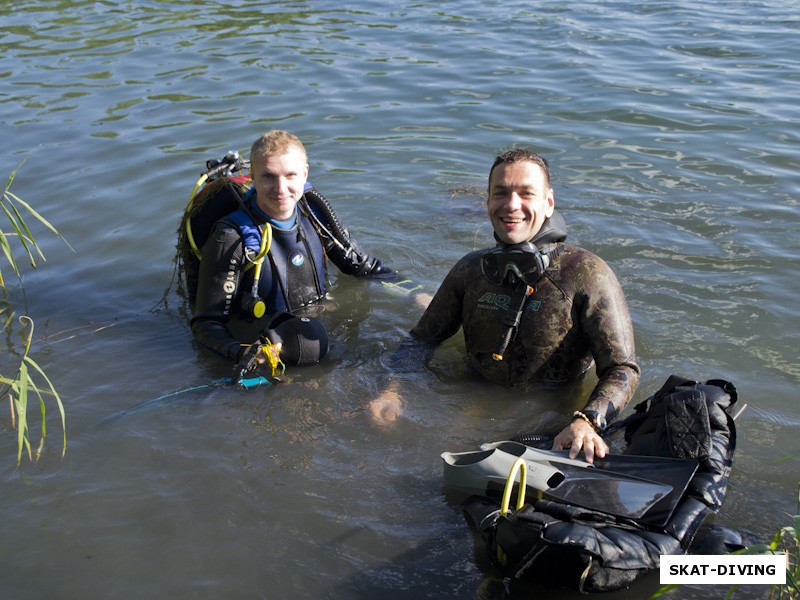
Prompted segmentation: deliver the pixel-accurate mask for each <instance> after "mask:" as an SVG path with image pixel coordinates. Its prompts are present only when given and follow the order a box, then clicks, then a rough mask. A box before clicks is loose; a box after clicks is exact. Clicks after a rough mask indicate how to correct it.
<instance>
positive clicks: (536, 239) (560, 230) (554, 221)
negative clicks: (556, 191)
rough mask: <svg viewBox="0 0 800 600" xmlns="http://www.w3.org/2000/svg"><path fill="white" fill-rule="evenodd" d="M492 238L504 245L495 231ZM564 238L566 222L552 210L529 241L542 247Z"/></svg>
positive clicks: (565, 237) (561, 240)
mask: <svg viewBox="0 0 800 600" xmlns="http://www.w3.org/2000/svg"><path fill="white" fill-rule="evenodd" d="M494 239H495V240H496V241H497V243H498V244H501V245H505V244H503V243H502V242H501V241H500V240H499V239H498V237H497V234H496V233H495V234H494ZM566 239H567V223H566V221H564V217H562V216H561V214H560V213H559V212H558V211H556V210H554V211H553V214H552V215H550V216H549V217H548V218H546V219H545V220H544V223H542V227H541V229H539V233H537V234H536V235H535V236H533V238H532V239H531V240H529V241H530V243H531V244H533V245H534V246H536V247H537V248H539V249H543V248H544V247H546V246H548V245H549V244H555V243H558V242H563V241H564V240H566Z"/></svg>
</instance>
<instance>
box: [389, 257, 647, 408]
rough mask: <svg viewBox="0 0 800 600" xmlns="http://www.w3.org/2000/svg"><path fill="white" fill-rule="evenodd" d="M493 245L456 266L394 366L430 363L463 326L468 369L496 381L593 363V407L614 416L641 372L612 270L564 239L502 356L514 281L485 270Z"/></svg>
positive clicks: (567, 371)
mask: <svg viewBox="0 0 800 600" xmlns="http://www.w3.org/2000/svg"><path fill="white" fill-rule="evenodd" d="M490 250H491V249H490V248H487V249H484V250H477V251H475V252H471V253H470V254H467V255H466V256H465V257H464V258H462V259H461V260H460V261H459V262H458V263H456V265H455V266H454V267H453V268H452V269H451V271H450V273H448V275H447V277H445V279H444V281H443V282H442V285H441V286H440V288H439V290H438V291H437V293H436V295H435V296H434V298H433V300H432V301H431V303H430V305H429V306H428V308H427V310H426V311H425V313H424V314H423V315H422V317H421V318H420V320H419V322H418V323H417V325H416V326H415V327H414V328H413V329H412V330H411V335H410V336H409V337H408V338H407V339H406V340H405V341H404V342H403V344H402V346H401V348H400V350H399V351H398V353H397V354H396V355H395V357H394V360H393V362H394V365H395V367H397V368H400V369H402V370H409V369H410V370H415V369H417V368H419V366H420V365H421V364H427V362H428V361H429V360H430V358H431V356H432V354H433V350H434V348H435V347H436V346H437V345H439V344H440V343H442V342H443V341H444V340H446V339H448V338H449V337H451V336H452V335H454V334H455V333H456V332H457V331H458V329H459V327H462V326H463V330H464V340H465V342H466V349H467V362H468V366H469V368H470V369H471V370H472V371H474V372H476V373H478V374H480V375H481V376H483V377H485V378H486V379H488V380H490V381H493V382H495V383H499V384H503V385H507V386H513V387H516V388H521V389H527V388H528V387H529V386H531V385H532V384H537V383H546V382H565V381H570V380H575V379H577V378H579V377H581V376H582V375H583V374H584V373H585V372H586V371H587V370H588V369H589V368H590V367H591V365H592V362H593V361H594V363H595V364H596V369H597V375H598V377H599V382H598V384H597V386H596V387H595V389H594V391H593V393H592V395H591V397H590V400H589V403H588V404H587V406H586V408H587V409H591V410H597V411H599V412H600V413H601V414H603V415H606V416H607V418H608V419H609V421H610V419H611V418H612V417H613V416H614V415H615V414H616V413H617V412H618V411H619V410H621V409H622V408H623V407H624V406H625V404H627V402H628V401H629V400H630V399H631V396H632V395H633V393H634V391H635V390H636V386H637V385H638V382H639V376H640V371H639V366H638V365H637V363H636V360H635V356H634V339H633V326H632V324H631V318H630V314H629V312H628V307H627V304H626V302H625V296H624V295H623V292H622V289H621V287H620V285H619V282H618V281H617V278H616V277H615V275H614V273H613V272H612V270H611V268H610V267H609V266H608V265H607V264H606V263H605V262H604V261H603V260H602V259H601V258H599V257H598V256H596V255H594V254H592V253H591V252H588V251H587V250H584V249H582V248H579V247H577V246H572V245H569V244H565V246H564V248H563V251H562V252H561V254H559V255H558V256H557V257H556V258H555V259H554V260H553V261H552V263H551V265H550V267H549V268H548V269H547V271H546V272H545V275H544V277H542V278H541V279H540V280H539V282H538V284H537V285H536V286H535V292H534V293H533V295H532V296H530V297H529V299H528V300H527V303H526V305H525V309H524V311H523V316H522V318H521V321H520V324H519V329H518V331H517V333H516V337H515V338H514V339H513V340H512V341H511V343H510V345H509V346H508V349H507V351H506V352H505V354H504V359H503V360H502V361H497V360H494V359H493V358H492V353H493V352H494V351H495V349H496V348H497V346H498V340H499V339H500V337H501V335H502V334H503V333H504V330H505V329H504V326H503V321H504V319H505V318H506V316H507V315H506V307H507V306H509V304H510V303H511V299H512V297H513V296H514V294H515V287H514V286H512V285H511V284H509V283H507V282H506V283H504V285H503V286H500V287H498V286H495V285H493V284H491V283H490V282H489V281H488V280H487V279H486V278H485V277H484V276H483V274H482V272H481V256H482V255H483V254H485V253H487V252H489V251H490ZM512 310H514V312H516V307H514V308H513V309H512ZM608 403H611V405H610V406H609V405H608ZM608 409H610V410H608Z"/></svg>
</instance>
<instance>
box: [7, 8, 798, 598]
mask: <svg viewBox="0 0 800 600" xmlns="http://www.w3.org/2000/svg"><path fill="white" fill-rule="evenodd" d="M796 8H797V7H796V4H795V3H793V2H755V1H732V2H719V3H696V2H683V1H678V0H672V1H655V2H646V3H643V2H639V3H636V2H627V1H619V2H580V3H573V2H547V3H532V2H530V3H527V2H493V1H491V2H480V3H479V2H424V1H423V2H413V3H412V2H394V3H388V2H387V3H375V2H344V3H342V2H329V1H324V0H323V1H314V2H311V1H308V2H251V1H243V0H242V1H237V0H233V1H231V2H225V3H219V2H211V1H208V0H193V1H192V2H188V1H183V0H178V1H173V2H154V1H148V2H133V1H127V2H123V1H111V0H108V1H98V2H89V1H84V0H78V1H72V2H63V1H55V0H52V1H38V2H34V1H29V0H18V1H14V0H11V1H8V2H4V3H3V4H2V6H0V19H2V24H3V26H2V28H0V148H1V149H2V156H3V157H4V158H5V161H6V162H5V169H4V172H3V173H2V177H3V179H4V180H5V178H7V177H8V175H10V173H11V172H12V171H13V170H14V168H15V167H16V166H17V165H18V164H19V163H20V162H22V161H23V160H25V162H24V164H23V165H22V166H21V168H20V169H19V171H18V172H17V175H16V178H15V180H14V182H13V186H12V191H13V192H14V193H16V194H17V195H18V196H20V197H22V198H24V199H25V200H27V201H28V202H29V203H30V204H31V205H33V206H34V207H35V208H36V210H37V211H39V212H40V213H42V214H43V215H44V216H45V217H46V218H47V219H49V220H50V221H51V222H52V223H53V224H54V225H55V226H56V227H57V228H58V230H59V231H60V232H61V233H62V234H63V236H64V238H65V239H66V241H67V242H68V243H69V246H67V245H66V244H65V243H64V241H63V240H60V239H57V238H55V237H53V236H51V235H49V234H48V233H47V232H46V231H45V230H43V229H42V228H34V234H35V236H36V238H37V241H39V243H40V245H41V246H42V250H43V252H44V254H45V256H46V258H47V260H46V262H42V261H40V262H39V263H38V266H37V269H36V270H31V269H30V268H24V269H23V278H24V290H25V293H24V295H23V294H22V292H21V290H20V288H19V285H18V284H17V283H16V282H15V281H14V279H13V277H12V275H13V274H12V273H11V272H10V271H8V269H7V268H4V269H3V276H4V278H5V279H6V282H7V284H9V290H10V292H9V297H10V299H11V300H12V301H13V302H14V303H15V306H16V307H17V310H18V312H22V311H24V310H25V307H27V312H28V314H30V315H31V317H32V318H33V319H34V320H35V322H36V330H35V334H34V340H35V341H34V344H33V347H32V352H31V355H32V357H33V358H34V359H35V360H36V361H37V362H38V363H39V364H40V365H42V367H43V368H44V369H45V370H46V372H47V374H48V376H49V377H50V378H51V380H52V381H53V383H54V385H55V386H56V387H57V388H58V390H59V392H60V394H61V395H62V397H63V400H64V404H65V407H66V413H67V438H68V448H67V453H66V457H65V458H64V459H63V460H61V458H60V447H59V443H58V442H59V435H60V432H59V423H58V421H57V420H56V418H55V410H54V407H52V406H51V407H50V412H49V415H50V417H49V419H48V425H49V429H48V434H49V435H48V438H47V439H48V441H47V444H46V447H45V451H44V455H43V458H42V459H41V460H40V461H39V462H38V463H37V464H31V463H29V462H28V461H27V460H23V463H22V465H21V466H20V467H17V466H16V432H15V431H12V430H11V423H10V418H9V414H8V411H7V410H6V411H5V412H3V414H2V415H0V442H2V443H1V444H0V449H1V450H2V452H0V464H2V465H3V466H2V487H0V509H2V514H3V517H4V520H5V527H4V531H3V542H2V544H0V580H2V582H3V592H2V594H3V596H7V597H9V598H12V597H13V598H143V597H154V598H158V597H174V598H218V597H222V596H225V597H235V598H330V599H339V598H341V599H350V598H359V599H361V598H363V599H367V598H370V599H371V598H376V597H381V598H437V599H440V598H485V599H500V598H508V597H514V598H524V597H533V596H534V595H535V596H536V597H537V598H550V597H552V598H556V597H558V598H563V597H565V596H566V597H569V596H570V593H569V592H567V593H564V592H563V591H558V592H555V591H547V590H541V589H534V590H524V591H519V590H511V591H509V589H508V588H507V586H504V584H503V583H502V582H501V581H497V580H496V579H492V578H491V577H488V575H489V573H490V572H489V570H488V569H487V565H486V561H485V560H484V559H483V557H482V551H483V549H482V547H481V546H480V544H478V543H476V540H475V538H474V537H473V534H472V533H471V532H470V531H469V529H468V528H467V526H466V523H465V521H464V520H463V518H462V516H461V515H460V513H459V512H458V511H457V510H456V508H455V507H454V506H453V505H452V504H451V503H450V502H449V501H448V497H447V496H446V495H445V491H444V488H443V485H442V479H441V463H440V458H439V454H440V453H441V452H442V451H444V450H451V451H460V450H468V449H473V448H475V447H476V446H477V444H479V443H481V442H485V441H488V440H494V439H498V438H503V437H506V436H508V435H510V434H513V433H516V432H518V431H520V430H525V429H537V428H547V427H552V426H553V423H554V422H558V418H559V415H561V414H563V412H564V409H563V404H562V406H561V407H559V401H562V402H570V401H574V402H576V403H580V401H581V397H580V395H579V394H580V393H583V394H585V393H588V390H589V389H590V388H591V383H592V382H591V381H589V382H587V384H586V385H585V386H583V389H582V390H579V391H578V392H575V393H574V395H575V398H572V399H570V398H567V399H564V398H560V397H547V396H544V395H542V394H538V395H537V394H534V395H531V396H526V397H520V395H519V394H512V393H511V392H506V391H504V390H498V389H496V388H495V387H493V386H491V385H488V384H484V383H480V382H476V381H474V380H472V379H470V378H469V377H468V376H467V375H466V373H465V372H464V368H463V366H462V361H461V358H462V354H463V342H461V341H460V340H459V339H454V340H452V341H450V342H448V343H447V344H445V345H444V347H443V348H442V349H441V350H440V351H439V352H438V353H437V355H436V358H435V360H434V362H433V364H432V366H431V372H430V373H426V374H424V375H421V376H420V377H419V379H417V380H416V381H415V382H414V383H413V384H412V385H411V386H410V387H409V389H408V395H407V397H406V399H407V415H406V418H404V419H403V420H402V421H401V422H400V423H399V424H398V425H397V426H395V427H393V428H392V429H389V430H380V429H376V428H375V427H373V426H372V425H371V424H370V422H369V421H368V419H367V418H366V415H365V413H364V405H365V402H366V401H367V399H369V398H370V397H372V396H373V395H374V394H375V393H376V392H377V390H378V389H379V387H380V385H381V380H382V375H383V373H384V372H385V371H384V367H383V362H384V360H385V359H386V357H388V355H389V354H390V353H391V352H392V350H393V349H394V348H395V347H396V344H397V342H398V340H399V338H400V336H401V334H402V332H403V331H405V330H407V329H408V328H410V327H411V326H412V325H413V323H414V322H415V320H416V318H417V317H418V315H419V309H418V308H417V307H416V306H414V304H413V302H411V301H410V300H409V299H408V298H405V297H403V296H398V295H395V294H392V293H390V292H389V291H388V290H386V289H385V288H384V287H383V286H381V285H375V284H370V283H365V282H362V281H356V280H352V279H346V278H339V279H338V280H336V281H335V283H334V286H333V289H332V293H331V296H332V299H331V302H330V303H329V304H328V307H327V310H326V312H325V313H324V315H323V318H324V320H325V322H326V325H327V326H328V328H329V332H330V334H331V336H332V338H333V340H334V343H333V347H332V351H331V354H330V356H329V358H328V359H326V361H325V362H324V363H323V364H321V365H319V366H317V367H314V368H310V369H306V370H295V371H293V372H291V373H290V381H289V383H288V384H286V385H282V386H280V387H278V388H274V389H258V390H255V391H238V390H232V389H228V388H218V387H217V388H215V387H203V386H207V384H208V383H209V382H210V381H211V380H212V379H214V378H215V377H218V376H220V375H224V374H226V373H227V372H228V371H227V370H228V368H229V366H228V365H226V364H225V363H224V362H222V361H221V360H219V359H217V358H215V357H214V356H211V355H209V354H208V353H206V352H205V351H203V350H202V349H200V348H198V347H196V346H195V345H194V344H193V343H192V339H191V335H190V332H189V330H188V328H187V325H186V321H185V318H184V315H183V313H182V312H181V303H180V301H179V299H178V297H177V296H176V295H175V293H174V290H173V292H172V293H171V294H170V295H169V296H168V301H167V304H166V307H164V306H163V305H162V306H159V307H158V308H157V309H156V310H154V311H152V310H151V309H152V308H153V307H154V306H155V305H156V304H157V303H158V301H159V300H160V298H161V296H162V293H163V291H164V289H165V288H166V287H167V286H168V285H169V283H170V279H171V276H172V268H173V263H172V259H173V256H174V252H175V248H174V246H175V230H176V228H177V226H178V221H179V219H180V216H181V213H182V210H183V208H184V206H185V204H186V201H187V200H188V197H189V193H190V192H191V190H192V187H193V185H194V183H195V181H196V179H197V177H198V176H199V174H200V173H201V172H202V170H203V165H204V164H205V161H206V160H207V159H210V158H219V157H221V156H222V155H223V154H224V153H225V152H226V151H228V150H229V149H236V150H239V151H241V152H242V153H245V154H246V152H247V150H248V148H249V146H250V143H251V142H252V140H253V139H254V138H255V137H256V136H257V135H258V134H260V133H261V132H262V131H264V130H267V129H271V128H276V127H278V128H285V129H289V130H291V131H293V132H295V133H297V134H298V135H299V136H300V137H301V138H302V139H303V140H304V141H305V142H306V144H307V147H308V151H309V155H310V162H311V175H310V177H311V180H312V181H313V182H314V184H315V185H316V186H317V187H319V188H320V189H321V190H322V191H323V192H324V193H325V195H326V196H327V197H328V198H329V199H330V200H331V202H332V203H333V204H334V205H335V207H336V209H337V211H338V213H339V215H340V216H341V217H342V218H343V219H344V220H345V221H346V222H347V224H348V226H349V228H350V229H351V231H352V232H354V233H355V234H356V236H357V238H358V240H359V241H360V242H361V243H362V244H363V245H364V246H366V247H367V248H369V249H370V250H371V251H372V252H373V253H374V254H377V255H379V256H381V257H382V258H384V259H385V260H386V261H387V262H388V263H390V264H391V265H392V266H393V267H395V268H396V269H397V270H399V271H400V272H401V273H402V274H403V275H404V276H406V277H408V278H409V279H411V280H413V281H414V282H415V283H416V284H419V285H421V286H423V287H424V288H425V289H426V290H427V291H429V292H433V291H435V289H436V286H437V285H438V283H439V282H440V281H441V279H442V277H443V276H444V275H445V273H446V272H447V270H448V269H449V267H450V266H452V264H453V263H454V262H455V261H456V260H457V259H458V258H460V257H461V256H462V255H463V254H465V253H466V252H467V251H469V250H472V249H473V248H479V247H484V246H487V245H490V244H491V243H492V239H491V229H490V227H489V225H488V223H487V219H486V216H485V212H484V209H483V208H482V207H481V190H482V189H483V188H484V187H485V180H486V175H487V173H488V167H489V165H490V163H491V161H492V159H493V157H494V155H495V154H496V152H497V151H498V150H499V149H502V148H505V147H508V146H511V145H513V144H521V143H524V144H528V145H531V146H533V147H534V148H535V149H537V150H538V151H540V152H541V153H542V154H544V155H545V156H546V157H548V158H549V159H550V161H551V165H552V168H553V171H554V184H555V187H556V204H557V206H558V208H559V210H560V212H561V213H562V214H563V215H564V217H565V218H566V220H567V223H568V225H569V230H570V237H571V239H572V241H574V242H576V243H578V244H580V245H583V246H585V247H587V248H589V249H590V250H592V251H594V252H596V253H598V254H600V255H601V256H603V257H604V258H605V259H606V260H608V261H609V262H610V263H611V265H612V266H613V268H614V269H615V271H616V273H617V274H618V276H619V278H620V280H621V282H622V284H623V287H624V289H625V292H626V295H627V297H628V302H629V305H630V308H631V312H632V314H633V319H634V324H635V327H636V334H637V349H638V354H639V359H640V363H641V365H642V367H643V370H644V375H643V378H642V383H641V385H640V388H639V391H638V392H637V397H636V399H637V400H638V399H643V398H645V397H647V396H648V395H649V394H650V393H652V392H654V391H655V390H656V389H657V388H658V387H659V386H660V385H661V383H662V382H663V381H664V379H665V378H666V377H667V376H668V375H669V374H671V373H679V374H682V375H685V376H687V377H689V378H692V379H697V380H706V379H710V378H723V379H728V380H730V381H732V382H734V384H736V386H737V387H738V389H739V393H740V402H741V403H742V404H745V403H746V404H747V409H746V410H745V411H744V412H743V413H742V415H741V416H740V417H739V418H738V421H737V425H738V429H739V443H738V449H737V454H736V459H735V462H734V470H733V473H732V476H731V480H730V488H729V492H728V496H727V498H726V502H725V504H724V506H723V508H722V510H721V512H720V513H719V514H718V515H717V516H716V522H717V523H720V524H723V525H727V526H731V527H742V526H745V527H747V528H748V529H750V530H751V531H753V532H755V533H757V534H759V535H761V536H764V537H770V536H771V535H772V534H773V533H774V532H775V531H777V529H778V528H779V527H781V526H783V525H786V524H788V523H787V522H786V518H785V516H784V515H785V513H792V514H795V513H796V500H797V484H798V472H799V471H800V469H798V459H797V458H793V459H790V460H786V461H779V459H780V458H782V457H785V456H787V455H789V454H792V453H796V452H798V451H800V447H798V442H797V430H798V426H800V409H798V405H797V401H796V386H797V384H798V382H800V368H799V367H798V361H797V339H798V336H797V333H798V330H797V325H798V312H799V311H798V307H797V302H796V298H795V296H796V289H797V284H796V277H797V272H798V263H799V262H800V243H798V234H797V232H798V227H799V226H800V217H798V198H799V197H800V180H799V178H798V168H800V145H799V144H798V142H799V141H800V127H799V125H798V121H799V118H800V109H798V104H797V98H798V97H800V66H799V65H798V62H797V58H796V54H797V52H796V45H797V44H796V41H797V34H798V28H799V27H798V25H799V22H798V17H797V16H796V12H797V11H796ZM4 264H5V263H4ZM14 323H15V322H13V321H12V324H11V326H10V327H11V330H10V333H8V334H7V336H6V343H5V345H4V346H3V347H2V348H0V352H2V357H3V358H2V363H0V364H2V365H3V367H2V369H3V371H2V372H3V374H4V375H5V374H7V373H8V371H9V370H11V369H12V368H15V367H14V360H15V359H16V358H17V357H18V355H19V350H20V347H21V345H22V344H23V341H24V339H23V336H22V333H21V332H20V330H19V327H18V326H16V325H15V324H14ZM195 386H200V387H199V389H196V390H193V391H188V392H184V393H182V394H178V395H173V396H170V395H169V394H170V393H171V392H176V391H182V390H186V389H187V388H192V387H195ZM132 407H138V408H136V409H135V410H129V409H131V408H132ZM35 412H36V411H34V413H35ZM31 416H32V418H33V416H35V414H32V415H31ZM657 588H658V580H657V575H656V576H654V577H650V578H647V579H645V580H643V581H641V582H639V583H637V584H636V585H635V586H634V588H632V589H631V590H628V591H622V592H617V593H613V594H610V595H608V597H609V598H624V599H634V598H642V597H646V596H647V595H648V594H650V593H652V592H653V591H654V590H655V589H657ZM759 591H760V590H759ZM722 593H724V589H722V590H721V589H719V588H713V587H698V588H684V589H681V590H678V591H677V592H676V593H675V594H674V597H683V598H717V597H720V596H721V595H722Z"/></svg>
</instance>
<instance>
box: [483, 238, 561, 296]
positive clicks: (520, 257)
mask: <svg viewBox="0 0 800 600" xmlns="http://www.w3.org/2000/svg"><path fill="white" fill-rule="evenodd" d="M548 266H550V253H549V252H544V253H543V252H540V251H539V249H538V248H537V247H536V246H535V245H534V244H532V243H531V242H520V243H519V244H510V245H502V246H498V247H497V248H494V249H493V250H491V251H489V252H487V253H486V254H484V255H483V256H482V257H481V271H482V272H483V276H484V277H486V279H488V280H489V283H491V284H493V285H497V286H500V285H503V282H505V281H506V280H508V281H509V283H516V282H518V281H522V282H523V283H525V284H526V285H529V286H531V287H533V286H535V285H536V284H537V283H538V282H539V280H540V279H541V278H542V276H543V275H544V272H545V270H546V269H547V267H548Z"/></svg>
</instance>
